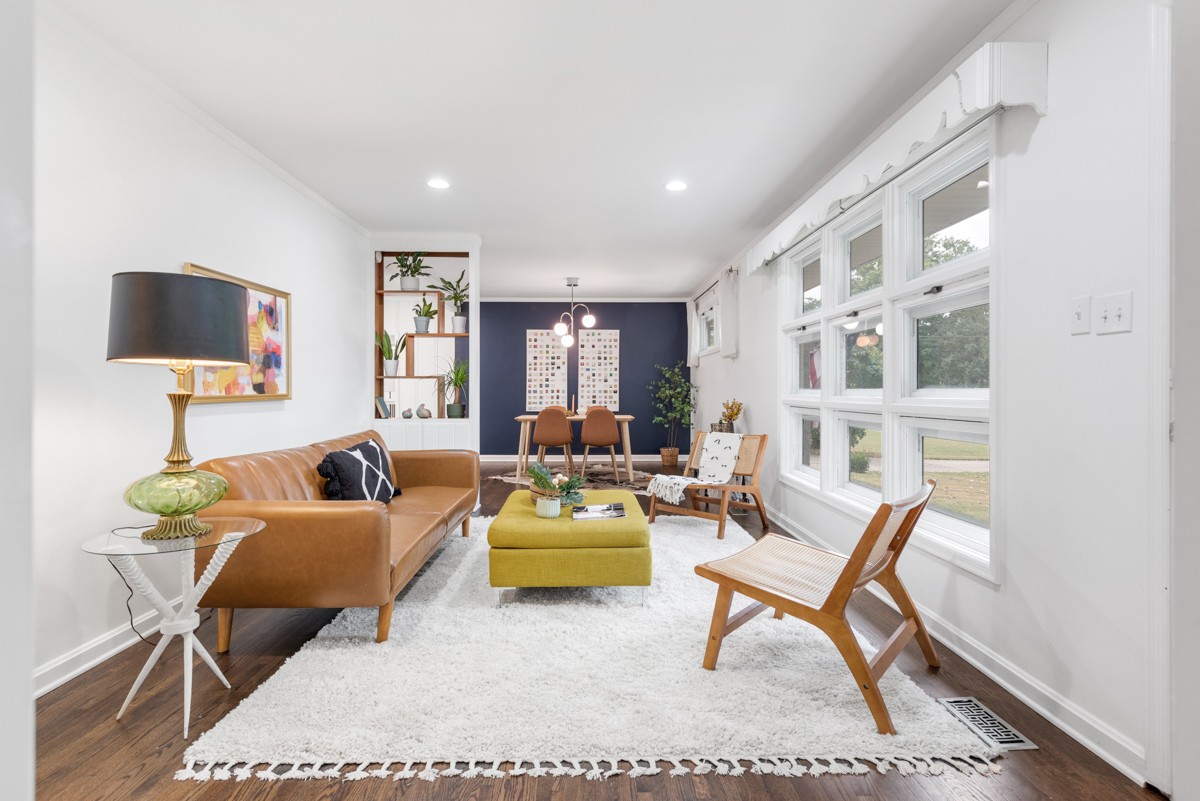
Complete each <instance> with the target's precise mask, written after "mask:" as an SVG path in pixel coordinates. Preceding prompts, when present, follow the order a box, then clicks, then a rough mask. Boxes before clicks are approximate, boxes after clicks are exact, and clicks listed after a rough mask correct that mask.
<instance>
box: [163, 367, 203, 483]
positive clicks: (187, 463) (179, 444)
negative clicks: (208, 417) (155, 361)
mask: <svg viewBox="0 0 1200 801" xmlns="http://www.w3.org/2000/svg"><path fill="white" fill-rule="evenodd" d="M171 371H172V372H174V373H175V378H176V386H177V389H176V391H175V392H168V393H167V400H168V401H170V403H171V419H172V426H173V427H172V431H171V451H170V452H169V453H168V454H167V457H166V462H167V466H166V467H164V468H163V469H162V470H161V471H160V472H162V473H190V472H192V471H193V470H195V469H196V468H194V467H192V455H191V454H190V453H188V449H187V432H186V430H185V429H186V425H185V419H186V417H187V407H188V403H190V402H191V400H192V393H191V392H190V391H189V390H188V387H187V383H188V382H187V376H188V374H189V373H190V372H191V371H192V363H191V362H171Z"/></svg>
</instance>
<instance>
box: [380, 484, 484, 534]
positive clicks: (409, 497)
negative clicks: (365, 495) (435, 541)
mask: <svg viewBox="0 0 1200 801" xmlns="http://www.w3.org/2000/svg"><path fill="white" fill-rule="evenodd" d="M475 497H476V492H475V490H473V489H465V488H463V487H409V488H408V489H406V490H405V491H404V494H403V495H401V496H400V497H398V498H393V499H392V502H391V503H389V504H388V512H389V513H391V514H392V515H402V514H412V513H432V514H437V515H441V517H442V521H443V522H444V523H445V524H446V525H447V526H452V525H454V524H455V523H457V522H458V521H459V520H461V519H462V518H464V517H466V516H467V515H469V514H471V510H472V509H474V508H475Z"/></svg>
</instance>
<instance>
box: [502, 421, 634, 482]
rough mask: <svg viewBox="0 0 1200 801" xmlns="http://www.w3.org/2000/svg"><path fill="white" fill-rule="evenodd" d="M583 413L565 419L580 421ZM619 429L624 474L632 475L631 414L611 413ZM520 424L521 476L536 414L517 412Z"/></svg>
mask: <svg viewBox="0 0 1200 801" xmlns="http://www.w3.org/2000/svg"><path fill="white" fill-rule="evenodd" d="M584 416H585V415H582V414H569V415H567V421H568V422H571V423H582V422H583V418H584ZM613 416H614V417H616V418H617V425H618V426H619V427H620V429H621V451H622V452H623V453H624V455H625V475H627V476H633V449H632V448H631V447H630V445H629V424H630V422H632V421H633V419H634V418H633V415H632V414H617V415H613ZM513 419H514V420H516V421H517V422H518V423H520V424H521V435H520V436H521V440H520V442H519V443H518V444H517V475H519V476H523V475H525V473H526V471H528V470H529V450H530V437H531V436H532V435H533V424H534V423H535V422H537V415H536V414H518V415H517V416H516V417H515V418H513Z"/></svg>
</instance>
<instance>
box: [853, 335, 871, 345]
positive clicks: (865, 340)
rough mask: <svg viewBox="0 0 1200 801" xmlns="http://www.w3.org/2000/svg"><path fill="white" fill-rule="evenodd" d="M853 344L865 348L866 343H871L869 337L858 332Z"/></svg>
mask: <svg viewBox="0 0 1200 801" xmlns="http://www.w3.org/2000/svg"><path fill="white" fill-rule="evenodd" d="M854 344H855V345H858V346H859V347H860V348H865V347H866V346H867V345H870V344H871V338H870V337H869V336H867V335H866V334H859V335H858V339H856V340H854Z"/></svg>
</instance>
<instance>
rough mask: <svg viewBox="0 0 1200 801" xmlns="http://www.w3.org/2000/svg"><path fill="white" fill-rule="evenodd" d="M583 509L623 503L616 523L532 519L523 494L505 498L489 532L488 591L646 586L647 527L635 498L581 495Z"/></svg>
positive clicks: (618, 493)
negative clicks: (623, 515)
mask: <svg viewBox="0 0 1200 801" xmlns="http://www.w3.org/2000/svg"><path fill="white" fill-rule="evenodd" d="M583 495H584V503H585V504H598V503H624V504H625V517H621V518H617V519H616V520H581V521H579V522H575V521H574V520H572V519H571V511H570V507H566V508H564V509H563V513H562V515H561V516H560V517H558V518H554V519H545V518H541V517H538V516H537V513H536V512H535V509H534V505H533V503H532V502H531V501H530V500H529V491H528V490H517V491H516V492H514V493H512V494H511V495H509V496H508V500H507V501H505V502H504V506H502V507H501V508H500V513H499V514H497V515H496V519H495V520H493V521H492V525H491V526H490V527H488V545H490V546H491V547H490V548H489V549H488V562H489V567H490V577H491V584H492V586H493V587H648V586H650V525H649V523H647V522H646V515H645V514H643V513H642V507H641V506H640V505H638V501H637V496H635V495H634V494H633V493H632V492H627V491H625V490H585V491H584V493H583Z"/></svg>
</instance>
